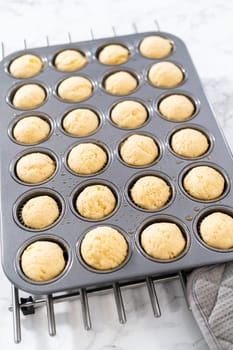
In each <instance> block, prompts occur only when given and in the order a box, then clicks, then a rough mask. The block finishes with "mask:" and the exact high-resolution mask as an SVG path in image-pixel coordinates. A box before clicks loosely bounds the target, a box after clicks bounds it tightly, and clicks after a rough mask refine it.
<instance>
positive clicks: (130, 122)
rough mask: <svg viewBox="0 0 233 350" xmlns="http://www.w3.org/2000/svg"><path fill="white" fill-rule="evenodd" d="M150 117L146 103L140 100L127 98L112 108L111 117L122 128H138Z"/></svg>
mask: <svg viewBox="0 0 233 350" xmlns="http://www.w3.org/2000/svg"><path fill="white" fill-rule="evenodd" d="M147 117H148V114H147V110H146V108H145V107H144V105H143V104H142V103H140V102H138V101H134V100H125V101H122V102H119V103H117V104H116V105H115V106H114V107H113V109H112V110H111V119H112V121H113V123H115V124H116V125H117V126H119V127H120V128H124V129H131V128H138V127H139V126H141V125H142V124H143V123H145V121H146V119H147Z"/></svg>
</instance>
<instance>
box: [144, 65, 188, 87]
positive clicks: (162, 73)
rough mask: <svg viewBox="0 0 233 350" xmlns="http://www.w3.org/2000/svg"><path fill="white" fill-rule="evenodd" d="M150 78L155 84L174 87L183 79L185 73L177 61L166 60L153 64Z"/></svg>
mask: <svg viewBox="0 0 233 350" xmlns="http://www.w3.org/2000/svg"><path fill="white" fill-rule="evenodd" d="M148 79H149V81H150V82H151V84H153V85H154V86H157V87H160V88H172V87H175V86H177V85H179V84H180V83H181V82H182V81H183V79H184V75H183V72H182V70H181V69H180V67H178V66H177V65H176V64H175V63H173V62H167V61H165V62H159V63H154V64H153V66H152V67H151V68H150V70H149V72H148Z"/></svg>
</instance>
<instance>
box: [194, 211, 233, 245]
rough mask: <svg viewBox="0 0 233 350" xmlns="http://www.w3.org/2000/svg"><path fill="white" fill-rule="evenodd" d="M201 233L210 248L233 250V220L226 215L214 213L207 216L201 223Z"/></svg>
mask: <svg viewBox="0 0 233 350" xmlns="http://www.w3.org/2000/svg"><path fill="white" fill-rule="evenodd" d="M199 233H200V236H201V238H202V239H203V241H204V242H205V243H206V244H207V245H208V246H210V247H213V248H217V249H231V248H233V218H232V217H231V216H230V215H228V214H226V213H222V212H214V213H212V214H209V215H207V216H206V217H205V218H204V219H203V220H202V221H201V223H200V227H199Z"/></svg>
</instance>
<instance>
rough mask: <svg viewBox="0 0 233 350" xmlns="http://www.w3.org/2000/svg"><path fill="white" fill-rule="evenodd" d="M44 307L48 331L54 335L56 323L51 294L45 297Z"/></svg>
mask: <svg viewBox="0 0 233 350" xmlns="http://www.w3.org/2000/svg"><path fill="white" fill-rule="evenodd" d="M46 308H47V316H48V331H49V335H50V336H54V335H56V323H55V314H54V304H53V297H52V295H48V296H47V298H46Z"/></svg>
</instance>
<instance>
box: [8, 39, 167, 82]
mask: <svg viewBox="0 0 233 350" xmlns="http://www.w3.org/2000/svg"><path fill="white" fill-rule="evenodd" d="M70 46H71V45H70ZM172 49H173V43H172V42H171V41H170V40H169V39H167V38H164V37H160V36H149V37H147V38H144V39H143V40H142V41H141V43H140V45H139V52H140V53H141V54H142V55H143V56H144V57H147V58H152V59H161V58H164V57H167V56H168V55H169V54H170V53H171V52H172ZM96 56H97V59H98V60H99V62H100V63H102V64H107V65H118V64H122V63H125V62H126V61H128V59H129V58H130V49H129V48H128V47H126V46H125V45H123V44H120V43H111V44H106V45H104V46H102V47H101V48H99V49H97V54H96ZM87 63H88V57H87V55H86V54H85V53H84V52H83V51H82V50H78V49H74V48H72V46H71V47H70V48H68V49H65V50H63V51H60V52H58V53H57V54H55V56H54V58H53V59H52V64H53V66H54V67H55V68H56V69H57V70H59V71H62V72H72V71H76V70H79V69H81V68H83V67H84V66H85V65H86V64H87ZM43 66H44V60H43V59H42V58H40V57H39V56H38V55H34V54H31V53H25V54H22V55H21V56H18V57H15V58H14V59H12V60H11V62H10V64H9V66H8V69H7V70H8V72H9V73H10V74H11V75H12V76H13V77H14V78H21V79H25V78H31V77H33V76H35V75H37V74H39V73H40V72H41V71H42V70H43Z"/></svg>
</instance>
